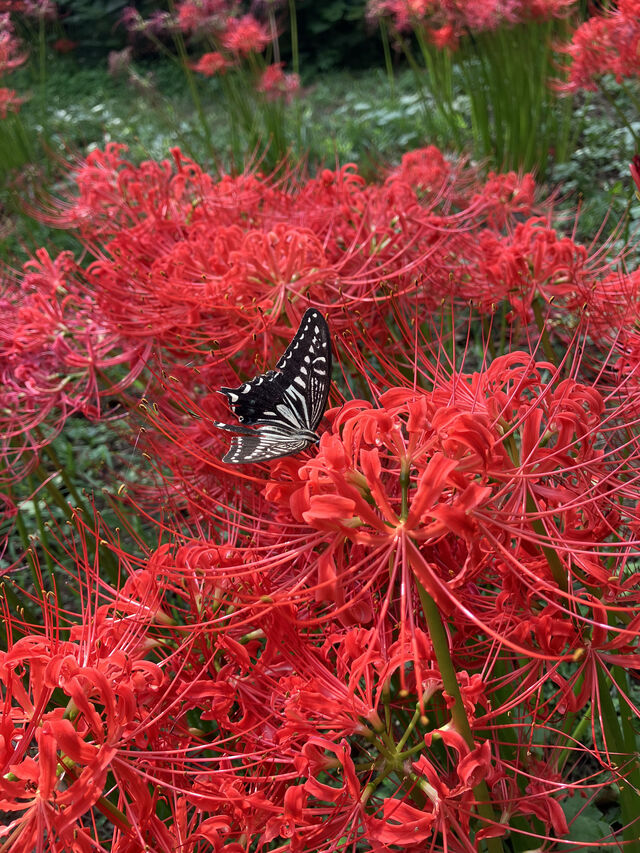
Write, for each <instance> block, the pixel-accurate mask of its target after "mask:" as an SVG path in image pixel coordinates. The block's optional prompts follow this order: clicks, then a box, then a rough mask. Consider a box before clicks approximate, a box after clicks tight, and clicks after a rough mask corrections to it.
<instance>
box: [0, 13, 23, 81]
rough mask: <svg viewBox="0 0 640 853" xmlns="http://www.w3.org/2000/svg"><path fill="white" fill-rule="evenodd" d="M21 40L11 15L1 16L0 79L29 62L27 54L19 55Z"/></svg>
mask: <svg viewBox="0 0 640 853" xmlns="http://www.w3.org/2000/svg"><path fill="white" fill-rule="evenodd" d="M20 49H21V44H20V40H19V39H18V38H17V37H16V35H15V31H14V28H13V24H12V23H11V18H10V17H9V13H8V12H6V13H4V14H2V15H0V77H4V75H5V74H8V73H11V72H12V71H15V69H16V68H18V67H19V66H20V65H23V64H24V63H25V62H26V61H27V54H26V53H19V51H20Z"/></svg>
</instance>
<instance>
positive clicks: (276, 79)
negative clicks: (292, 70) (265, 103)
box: [256, 62, 300, 103]
mask: <svg viewBox="0 0 640 853" xmlns="http://www.w3.org/2000/svg"><path fill="white" fill-rule="evenodd" d="M283 66H284V63H283V62H277V63H275V64H274V65H269V66H268V67H267V68H265V70H264V71H263V72H262V74H261V76H260V80H259V81H258V85H257V87H256V88H257V91H258V92H262V93H263V94H264V95H265V96H266V98H267V100H278V99H280V98H282V99H283V100H285V101H286V102H287V103H290V101H291V100H292V99H293V98H294V97H295V95H297V94H298V92H299V90H300V78H299V76H298V75H297V74H285V73H284V71H283V70H282V69H283Z"/></svg>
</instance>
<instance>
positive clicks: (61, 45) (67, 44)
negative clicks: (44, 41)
mask: <svg viewBox="0 0 640 853" xmlns="http://www.w3.org/2000/svg"><path fill="white" fill-rule="evenodd" d="M51 46H52V47H53V49H54V50H55V51H56V52H57V53H72V52H73V51H74V50H75V49H76V48H77V47H78V42H76V41H72V40H71V39H69V38H66V37H63V38H59V39H56V40H55V41H54V42H53V44H52V45H51Z"/></svg>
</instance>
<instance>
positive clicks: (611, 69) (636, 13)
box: [557, 0, 640, 92]
mask: <svg viewBox="0 0 640 853" xmlns="http://www.w3.org/2000/svg"><path fill="white" fill-rule="evenodd" d="M639 45H640V4H639V3H638V0H620V2H619V3H617V4H616V5H615V7H612V8H610V9H606V10H605V12H604V13H603V14H602V15H594V16H593V17H591V18H589V19H588V20H587V21H585V22H584V23H583V24H581V25H580V26H579V27H578V28H577V29H576V31H575V32H574V34H573V37H572V40H571V43H570V44H569V45H567V46H566V47H564V48H563V50H564V52H565V53H567V55H568V56H569V57H570V59H571V65H570V69H569V79H568V80H567V82H566V83H558V84H557V85H558V88H559V89H561V90H563V91H567V92H575V91H578V90H579V89H586V90H589V91H595V90H596V89H597V85H596V81H597V79H598V78H599V77H601V76H602V75H604V74H615V77H616V80H618V82H620V81H621V80H622V79H623V78H624V77H635V76H637V75H638V73H640V58H639V57H640V54H639V51H638V46H639Z"/></svg>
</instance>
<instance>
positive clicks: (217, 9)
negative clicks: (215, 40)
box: [176, 0, 237, 36]
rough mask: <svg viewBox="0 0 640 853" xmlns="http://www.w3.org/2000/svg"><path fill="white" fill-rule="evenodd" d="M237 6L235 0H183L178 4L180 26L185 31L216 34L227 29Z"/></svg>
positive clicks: (209, 34)
mask: <svg viewBox="0 0 640 853" xmlns="http://www.w3.org/2000/svg"><path fill="white" fill-rule="evenodd" d="M236 8H237V3H236V2H234V0H183V2H180V3H177V4H176V14H177V19H178V26H179V27H180V29H181V30H182V31H183V32H185V33H202V34H206V35H208V36H211V35H215V34H218V33H220V32H222V31H223V30H224V29H225V25H226V21H227V18H228V16H229V15H230V14H233V13H234V12H235V10H236Z"/></svg>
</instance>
